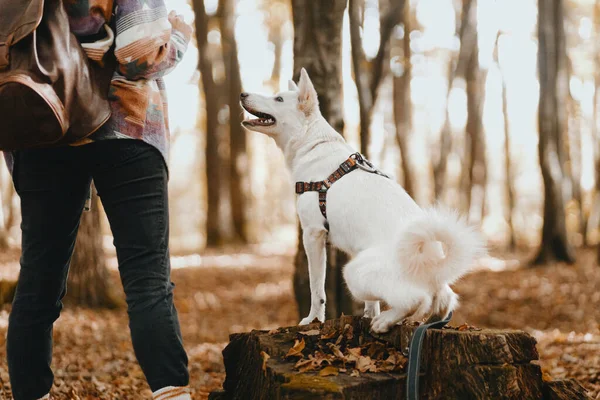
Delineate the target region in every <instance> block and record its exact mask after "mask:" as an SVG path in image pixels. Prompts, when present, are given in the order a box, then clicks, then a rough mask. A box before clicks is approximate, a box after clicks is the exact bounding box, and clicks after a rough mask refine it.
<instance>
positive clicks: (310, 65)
mask: <svg viewBox="0 0 600 400" xmlns="http://www.w3.org/2000/svg"><path fill="white" fill-rule="evenodd" d="M345 8H346V1H345V0H331V1H312V0H292V14H293V22H294V32H295V35H294V79H296V80H297V79H298V77H299V75H300V69H301V68H302V67H304V68H306V70H307V72H308V73H309V75H310V77H311V80H312V82H313V84H314V86H315V89H316V91H317V93H318V94H319V105H320V108H321V113H322V114H323V116H324V117H325V119H327V121H329V123H330V124H331V126H333V127H334V128H335V129H336V130H337V131H338V132H340V133H341V132H343V128H344V119H343V113H342V101H341V100H342V82H341V79H342V73H341V71H342V65H341V59H342V55H341V52H342V22H343V18H344V10H345ZM345 262H346V260H345V257H344V255H343V254H342V253H340V252H337V251H335V250H333V249H331V248H329V249H328V255H327V280H326V288H325V291H326V295H327V306H326V317H327V318H334V317H338V316H339V315H340V313H341V312H344V313H346V314H352V313H354V311H355V308H354V305H353V302H352V299H351V298H350V296H349V294H348V292H347V290H346V288H345V286H344V283H343V279H342V273H341V267H342V265H343V264H344V263H345ZM294 292H295V296H296V301H297V303H298V309H299V312H300V316H301V317H304V316H305V315H307V314H308V313H309V311H310V287H309V276H308V264H307V258H306V253H305V252H304V247H303V245H302V233H301V232H300V230H299V232H298V251H297V253H296V259H295V271H294Z"/></svg>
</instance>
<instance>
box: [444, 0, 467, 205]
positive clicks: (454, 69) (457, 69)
mask: <svg viewBox="0 0 600 400" xmlns="http://www.w3.org/2000/svg"><path fill="white" fill-rule="evenodd" d="M472 4H473V0H463V3H462V10H461V12H460V13H459V12H456V27H457V28H456V30H457V31H456V34H457V35H458V38H459V41H460V49H459V52H458V56H457V59H456V61H454V60H451V61H450V63H449V65H448V92H447V93H446V116H445V120H444V125H443V127H442V132H441V133H440V135H441V138H440V140H441V144H440V151H439V156H438V158H437V160H435V161H434V163H433V176H434V193H435V198H436V199H438V198H439V197H440V196H441V194H442V191H443V188H444V184H445V182H446V167H447V163H448V156H449V154H450V151H451V149H452V128H451V126H450V115H449V111H448V101H449V98H450V91H451V90H452V86H453V85H454V80H455V79H456V78H457V77H461V78H465V79H466V75H467V68H468V64H469V61H470V60H471V58H472V57H471V52H472V51H473V50H474V49H475V47H476V46H477V30H476V28H477V25H476V24H477V16H476V14H471V6H472ZM463 202H464V201H463Z"/></svg>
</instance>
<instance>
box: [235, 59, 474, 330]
mask: <svg viewBox="0 0 600 400" xmlns="http://www.w3.org/2000/svg"><path fill="white" fill-rule="evenodd" d="M277 97H280V98H277ZM281 100H283V101H281ZM241 103H242V106H243V107H244V108H245V109H246V110H248V111H249V112H251V113H256V112H259V113H264V114H269V115H270V116H272V117H273V118H274V123H273V124H272V125H269V126H263V125H257V124H256V123H254V122H252V120H246V121H244V123H243V124H244V126H245V127H246V128H248V129H251V130H254V131H257V132H261V133H264V134H266V135H268V136H270V137H272V138H273V139H274V140H275V142H276V143H277V145H278V146H279V147H280V148H281V149H282V150H283V152H284V155H285V159H286V162H287V164H288V167H289V168H290V170H291V173H292V177H293V179H294V181H295V182H298V181H303V182H311V181H313V182H315V181H321V180H323V179H325V178H326V177H327V176H329V175H330V174H331V173H332V172H333V171H335V170H336V169H337V168H338V167H339V165H340V164H341V163H342V162H343V161H345V160H346V159H347V158H348V156H349V155H350V154H352V153H354V152H355V150H353V149H352V148H351V147H350V146H349V145H348V144H347V143H346V142H345V141H344V139H343V138H342V136H341V135H339V134H338V133H337V132H336V131H335V130H334V129H333V128H332V127H331V126H330V125H329V124H328V123H327V121H326V120H325V119H324V118H323V116H322V115H321V113H320V111H319V106H318V100H317V93H316V91H315V89H314V87H313V84H312V82H311V81H310V78H309V77H308V74H307V73H306V71H305V70H304V69H302V72H301V77H300V81H299V83H298V85H297V86H296V84H295V83H294V82H293V81H290V84H289V91H286V92H282V93H279V94H277V95H276V96H264V95H260V94H255V93H251V94H244V95H243V96H242V101H241ZM297 211H298V216H299V217H300V223H301V226H302V230H303V235H302V239H303V244H304V248H305V250H306V254H307V257H308V266H309V274H310V290H311V309H310V313H309V315H308V316H307V317H306V318H304V319H303V320H302V321H301V322H300V324H301V325H302V324H307V323H310V322H311V321H312V320H313V319H314V318H317V319H319V320H320V321H324V319H325V264H326V254H325V241H326V237H327V231H326V229H325V218H324V217H323V215H322V214H321V212H320V210H319V207H318V194H317V192H307V193H304V194H302V195H300V196H298V200H297ZM327 220H328V222H329V227H330V228H329V229H330V230H329V240H330V242H331V244H332V245H333V246H335V247H337V248H339V249H341V250H342V251H344V252H346V253H348V254H349V255H350V256H352V257H353V259H352V260H351V261H350V262H349V263H348V265H346V266H345V267H344V278H345V281H346V284H347V286H348V289H349V290H350V292H351V293H352V295H353V296H354V297H355V298H356V299H357V300H360V301H364V302H365V316H366V317H372V318H373V321H372V328H373V330H374V331H376V332H385V331H387V330H389V329H390V327H392V326H393V325H394V324H396V323H398V322H400V321H402V320H403V319H404V318H406V317H409V316H411V315H412V317H414V318H416V319H421V318H423V317H424V316H426V315H428V314H430V313H432V314H433V315H432V318H434V319H439V318H444V317H446V316H447V314H448V313H449V312H450V311H452V310H453V309H454V308H455V307H456V305H457V300H458V296H457V295H456V294H455V293H454V292H453V291H452V289H451V288H450V286H449V285H450V284H452V283H453V282H455V281H456V280H457V279H459V278H460V277H461V276H463V275H464V274H466V273H467V272H469V271H470V269H471V268H472V267H473V264H474V261H475V259H476V258H477V257H479V256H481V255H483V254H484V252H485V250H484V241H483V238H482V236H481V235H480V234H479V233H478V232H476V231H475V230H474V229H472V228H471V227H469V226H468V225H467V224H466V223H465V222H464V221H463V220H462V219H460V218H459V217H458V215H457V214H455V213H452V212H448V211H444V210H441V209H439V208H430V209H426V210H424V209H421V208H420V207H419V206H418V205H417V204H416V203H415V202H414V200H413V199H412V198H411V197H410V196H409V195H408V194H407V193H406V191H405V190H404V189H403V188H402V187H401V186H400V185H399V184H397V183H396V182H395V181H394V180H392V179H387V178H385V177H382V176H379V175H376V174H373V173H369V172H367V171H363V170H361V169H359V170H357V171H353V172H352V173H350V174H348V175H346V176H344V177H343V178H342V179H340V180H339V181H337V182H336V183H335V184H333V185H332V186H331V188H330V189H329V191H328V192H327ZM380 300H382V301H385V302H386V303H387V304H388V305H390V307H391V309H389V310H387V311H384V312H382V313H380V311H379V301H380Z"/></svg>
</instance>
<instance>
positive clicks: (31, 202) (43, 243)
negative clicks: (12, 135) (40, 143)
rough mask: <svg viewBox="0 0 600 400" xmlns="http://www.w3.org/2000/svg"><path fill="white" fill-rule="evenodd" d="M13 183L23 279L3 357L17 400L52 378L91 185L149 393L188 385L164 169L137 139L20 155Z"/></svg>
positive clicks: (39, 391) (38, 393)
mask: <svg viewBox="0 0 600 400" xmlns="http://www.w3.org/2000/svg"><path fill="white" fill-rule="evenodd" d="M13 178H14V182H15V187H16V190H17V193H18V194H19V196H20V198H21V213H22V216H23V222H22V225H21V229H22V235H23V236H22V238H23V240H22V256H21V272H20V275H19V282H18V285H17V290H16V294H15V298H14V301H13V307H12V312H11V313H10V317H9V325H8V337H7V355H8V368H9V374H10V381H11V385H12V391H13V395H14V398H15V400H30V399H37V398H39V397H42V396H43V395H45V394H46V393H48V392H49V391H50V388H51V386H52V381H53V378H54V376H53V373H52V370H51V368H50V363H51V360H52V324H53V323H54V321H56V319H57V318H58V317H59V314H60V310H61V308H62V303H61V299H62V298H63V296H64V295H65V293H66V279H67V273H68V269H69V261H70V258H71V255H72V253H73V247H74V244H75V238H76V235H77V229H78V227H79V220H80V217H81V213H82V210H83V207H84V205H85V200H86V197H87V193H88V190H89V185H90V181H91V180H92V179H93V180H94V184H95V186H96V189H97V191H98V194H99V196H100V198H101V200H102V204H103V206H104V209H105V211H106V214H107V215H108V219H109V222H110V226H111V229H112V232H113V236H114V243H115V246H116V249H117V257H118V260H119V272H120V274H121V281H122V283H123V288H124V290H125V294H126V300H127V305H128V308H127V311H128V314H129V328H130V330H131V338H132V341H133V348H134V350H135V355H136V357H137V359H138V361H139V363H140V365H141V367H142V370H143V371H144V374H145V375H146V379H147V380H148V383H149V384H150V388H151V389H152V390H153V391H156V390H158V389H160V388H162V387H165V386H185V385H187V384H188V381H189V375H188V370H187V363H188V359H187V355H186V353H185V350H184V348H183V342H182V339H181V332H180V328H179V321H178V317H177V311H176V310H175V306H174V305H173V286H174V285H173V283H172V282H171V281H170V264H169V212H168V201H167V170H166V167H165V164H164V161H163V158H162V156H161V154H160V153H159V152H158V151H157V150H156V149H155V148H153V147H152V146H150V145H148V144H146V143H144V142H142V141H138V140H128V139H122V140H121V139H118V140H106V141H100V142H95V143H91V144H87V145H84V146H80V147H60V148H55V149H36V150H26V151H20V152H18V153H17V154H16V160H15V167H14V171H13Z"/></svg>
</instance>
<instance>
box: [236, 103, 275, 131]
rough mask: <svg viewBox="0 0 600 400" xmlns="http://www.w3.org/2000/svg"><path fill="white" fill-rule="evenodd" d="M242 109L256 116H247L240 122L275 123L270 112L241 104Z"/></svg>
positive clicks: (259, 124)
mask: <svg viewBox="0 0 600 400" xmlns="http://www.w3.org/2000/svg"><path fill="white" fill-rule="evenodd" d="M242 107H244V110H246V111H248V112H249V113H250V114H252V115H254V116H255V117H257V118H249V119H246V120H244V121H243V122H242V123H243V124H244V125H246V126H271V125H275V117H273V116H272V115H270V114H267V113H263V112H260V111H256V110H254V109H252V108H250V107H248V106H247V105H244V104H242Z"/></svg>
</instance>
